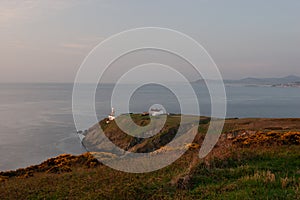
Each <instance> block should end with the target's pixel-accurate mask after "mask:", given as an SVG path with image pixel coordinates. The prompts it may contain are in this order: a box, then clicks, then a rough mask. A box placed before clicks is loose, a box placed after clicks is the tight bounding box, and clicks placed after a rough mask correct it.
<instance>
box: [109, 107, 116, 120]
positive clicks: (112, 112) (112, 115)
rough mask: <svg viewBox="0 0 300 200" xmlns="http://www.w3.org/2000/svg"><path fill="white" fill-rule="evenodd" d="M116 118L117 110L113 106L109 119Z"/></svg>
mask: <svg viewBox="0 0 300 200" xmlns="http://www.w3.org/2000/svg"><path fill="white" fill-rule="evenodd" d="M115 118H116V117H115V110H114V108H111V113H110V115H108V120H109V121H113V120H114V119H115Z"/></svg>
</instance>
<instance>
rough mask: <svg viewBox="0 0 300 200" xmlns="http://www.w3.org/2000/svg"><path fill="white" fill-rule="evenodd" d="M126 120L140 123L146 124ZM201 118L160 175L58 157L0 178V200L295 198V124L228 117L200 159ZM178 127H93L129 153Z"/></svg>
mask: <svg viewBox="0 0 300 200" xmlns="http://www.w3.org/2000/svg"><path fill="white" fill-rule="evenodd" d="M132 118H133V119H134V121H135V122H136V123H137V124H139V125H143V124H147V123H148V121H147V120H149V119H147V117H144V116H140V115H133V116H132ZM202 119H203V120H202V121H201V123H200V125H199V133H198V135H197V136H196V138H195V141H194V143H192V144H189V145H188V146H187V148H188V151H187V152H186V153H185V154H184V156H182V157H181V158H180V159H178V160H177V161H176V162H175V163H173V164H172V165H170V166H168V167H165V168H163V169H161V170H158V171H155V172H151V173H145V174H129V173H124V172H120V171H116V170H113V169H110V168H109V167H106V166H104V165H102V164H101V163H99V162H98V161H97V160H96V159H95V158H94V157H93V156H92V155H91V154H90V153H86V154H83V155H80V156H72V155H61V156H59V157H57V158H52V159H49V160H47V161H45V162H43V163H42V164H41V165H37V166H31V167H29V168H26V169H20V170H17V171H10V172H1V173H0V199H300V119H228V120H226V124H225V127H224V132H223V134H222V135H221V137H220V140H219V142H218V143H217V145H216V146H215V148H214V150H213V151H212V152H211V153H210V154H209V155H208V156H207V157H206V158H205V159H202V160H200V159H199V158H198V152H199V146H200V145H201V143H202V141H203V138H204V133H205V130H206V129H207V126H208V123H209V118H202ZM178 123H179V121H178V116H169V117H168V119H167V125H166V126H164V128H163V129H162V130H161V132H160V133H159V134H158V135H156V136H154V137H153V138H157V137H159V138H165V139H163V140H154V139H153V138H150V139H145V140H138V141H135V138H132V137H128V136H125V135H122V131H120V130H119V129H118V128H117V127H116V125H115V124H114V123H110V124H105V123H104V121H102V122H100V124H101V126H103V128H104V129H105V132H106V134H107V136H108V137H109V136H114V137H113V138H111V140H112V141H114V142H116V141H115V140H117V139H118V140H119V141H118V145H120V146H122V145H124V147H126V148H128V150H132V151H149V148H150V147H149V145H150V144H151V143H153V142H154V143H155V142H157V141H160V142H162V143H164V142H166V141H168V140H169V139H170V138H171V136H170V138H169V137H166V136H165V135H168V134H170V135H172V133H173V130H174V129H176V128H177V127H178ZM92 132H93V130H92V129H91V130H90V133H92ZM116 135H119V136H116ZM133 141H134V142H133ZM99 144H100V143H97V142H96V143H95V148H96V147H97V146H98V145H99ZM128 144H131V145H128ZM135 146H138V148H136V147H135ZM154 146H155V148H156V149H157V148H162V147H163V144H161V143H159V142H158V143H156V144H155V145H154ZM122 147H123V146H122Z"/></svg>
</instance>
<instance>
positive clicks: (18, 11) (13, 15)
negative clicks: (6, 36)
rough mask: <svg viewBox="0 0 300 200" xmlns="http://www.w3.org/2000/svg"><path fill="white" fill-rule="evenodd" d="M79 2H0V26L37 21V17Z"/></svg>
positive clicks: (25, 0) (2, 0) (36, 0)
mask: <svg viewBox="0 0 300 200" xmlns="http://www.w3.org/2000/svg"><path fill="white" fill-rule="evenodd" d="M79 2H80V1H79V0H73V1H67V0H60V1H50V0H47V1H46V0H45V1H38V0H20V1H18V0H1V2H0V25H2V26H3V25H7V24H10V23H12V22H24V21H28V20H29V21H32V20H35V19H39V16H45V15H47V14H53V12H60V11H62V10H64V9H67V8H70V7H73V6H75V5H78V3H79Z"/></svg>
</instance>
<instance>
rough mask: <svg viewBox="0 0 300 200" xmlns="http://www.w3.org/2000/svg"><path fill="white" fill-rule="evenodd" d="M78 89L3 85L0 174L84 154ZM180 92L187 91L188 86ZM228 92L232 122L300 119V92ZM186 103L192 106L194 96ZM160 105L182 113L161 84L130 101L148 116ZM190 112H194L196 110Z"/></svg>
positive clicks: (204, 100)
mask: <svg viewBox="0 0 300 200" xmlns="http://www.w3.org/2000/svg"><path fill="white" fill-rule="evenodd" d="M72 87H73V85H72V84H0V170H9V169H16V168H20V167H26V166H28V165H32V164H37V163H40V162H41V161H43V160H45V159H47V158H49V157H53V156H56V155H59V154H62V153H71V154H80V153H82V152H84V149H83V148H82V146H81V145H80V142H79V139H78V137H77V134H76V128H75V126H74V122H73V117H72ZM178 87H179V88H180V87H182V90H181V91H182V92H183V93H184V92H185V90H184V86H182V85H178ZM87 88H88V87H87ZM194 88H195V91H196V94H197V96H198V98H199V101H200V109H201V114H202V115H209V114H210V100H209V97H208V93H207V90H206V89H205V87H204V86H202V85H196V86H194ZM110 91H111V86H110V85H106V86H104V87H101V88H99V89H98V91H97V94H96V108H97V115H98V118H99V119H101V118H103V117H105V116H106V115H107V114H108V113H109V112H110V94H111V93H110ZM124 91H126V86H124ZM226 92H227V102H228V107H227V117H270V118H290V117H295V118H298V117H300V88H273V87H242V86H241V87H238V86H231V87H229V86H228V87H226ZM185 98H186V101H188V100H189V98H190V97H189V96H186V97H185ZM157 103H159V104H162V105H164V107H165V108H166V110H167V112H171V113H180V106H179V104H178V101H177V100H176V98H175V96H174V94H173V93H172V92H170V91H169V90H167V89H166V88H163V87H161V86H157V85H148V86H145V87H142V88H139V89H138V90H137V91H136V92H135V93H134V95H133V96H132V99H131V101H130V111H131V112H142V111H146V110H148V108H149V107H150V106H151V105H153V104H157ZM190 110H191V113H192V112H193V108H190ZM87 115H88V114H87ZM91 125H92V124H91ZM82 128H83V129H84V128H88V127H82Z"/></svg>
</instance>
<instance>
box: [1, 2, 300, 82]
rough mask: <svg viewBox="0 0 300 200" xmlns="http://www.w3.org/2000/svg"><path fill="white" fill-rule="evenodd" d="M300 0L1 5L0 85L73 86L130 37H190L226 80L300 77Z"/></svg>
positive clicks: (10, 3)
mask: <svg viewBox="0 0 300 200" xmlns="http://www.w3.org/2000/svg"><path fill="white" fill-rule="evenodd" d="M299 10H300V1H299V0H286V1H282V0H265V1H261V0H251V1H243V0H226V1H225V0H224V1H222V0H218V1H217V0H194V1H192V0H190V1H176V0H164V1H161V0H151V1H146V0H118V1H116V0H97V1H96V0H85V1H78V0H72V1H71V0H57V1H55V0H41V1H34V0H20V1H16V0H1V1H0V44H1V45H0V70H1V73H0V82H73V81H74V79H75V76H76V73H77V70H78V69H79V67H80V65H81V63H82V61H83V60H84V58H85V57H86V56H87V55H88V53H89V52H90V51H91V50H92V49H93V47H95V46H96V45H97V44H98V43H100V42H101V41H103V40H104V39H106V38H108V37H109V36H111V35H113V34H116V33H119V32H121V31H124V30H128V29H132V28H138V27H148V26H154V27H164V28H170V29H174V30H177V31H180V32H182V33H185V34H187V35H189V36H191V37H192V38H194V39H195V40H196V41H197V42H199V43H200V44H201V45H202V46H203V47H204V48H205V49H206V50H207V51H208V52H209V54H210V55H211V57H212V58H213V59H214V61H215V63H216V64H217V66H218V67H219V69H220V71H221V74H222V76H223V77H224V79H239V78H245V77H250V76H251V77H283V76H287V75H298V76H300V56H299V55H300V48H299V47H300V21H299V19H300V12H299Z"/></svg>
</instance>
